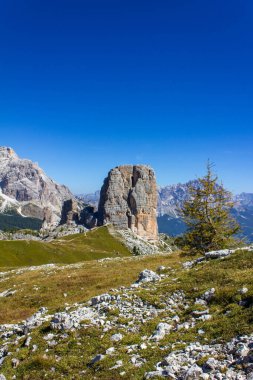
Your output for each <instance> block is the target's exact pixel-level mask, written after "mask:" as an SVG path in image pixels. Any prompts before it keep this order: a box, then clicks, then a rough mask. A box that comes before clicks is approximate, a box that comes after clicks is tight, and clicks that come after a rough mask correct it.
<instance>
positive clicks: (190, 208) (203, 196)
mask: <svg viewBox="0 0 253 380" xmlns="http://www.w3.org/2000/svg"><path fill="white" fill-rule="evenodd" d="M188 191H189V199H188V200H187V201H185V202H184V205H183V208H182V210H181V213H182V217H183V220H184V222H185V223H186V225H187V227H188V228H187V231H186V233H185V234H184V235H183V237H181V238H179V239H178V243H179V245H180V246H181V247H182V249H183V250H184V251H187V252H189V253H192V254H196V253H204V252H207V251H211V250H217V249H224V248H229V247H232V246H235V245H236V244H238V239H237V238H235V237H234V235H235V234H236V233H237V232H238V231H239V230H240V226H239V225H238V223H237V222H236V221H235V219H233V217H232V216H231V212H230V211H231V209H232V207H233V201H232V194H231V193H230V192H229V191H227V190H226V189H224V187H223V185H222V184H219V183H218V177H217V176H215V175H214V174H213V172H212V165H211V164H210V163H209V162H208V164H207V173H206V175H205V176H204V177H202V178H198V181H197V182H196V183H194V184H190V185H189V186H188Z"/></svg>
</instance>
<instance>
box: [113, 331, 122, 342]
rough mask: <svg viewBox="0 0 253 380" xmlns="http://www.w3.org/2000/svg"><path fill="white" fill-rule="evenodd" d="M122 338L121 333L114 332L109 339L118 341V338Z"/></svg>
mask: <svg viewBox="0 0 253 380" xmlns="http://www.w3.org/2000/svg"><path fill="white" fill-rule="evenodd" d="M122 339H123V335H122V334H120V333H119V334H114V335H112V336H111V341H112V342H119V341H120V340H122Z"/></svg>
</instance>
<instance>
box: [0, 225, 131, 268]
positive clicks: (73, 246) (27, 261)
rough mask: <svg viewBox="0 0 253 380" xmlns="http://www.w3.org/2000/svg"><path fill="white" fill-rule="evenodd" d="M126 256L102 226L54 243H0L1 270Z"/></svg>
mask: <svg viewBox="0 0 253 380" xmlns="http://www.w3.org/2000/svg"><path fill="white" fill-rule="evenodd" d="M127 255H129V252H128V250H127V249H126V248H125V246H124V245H123V244H122V243H121V242H120V241H118V240H117V239H115V238H114V237H113V236H111V235H110V234H109V233H108V230H107V227H101V228H98V229H96V230H93V231H90V232H88V233H87V234H78V235H70V236H66V237H63V238H61V239H56V240H54V241H53V242H50V243H47V242H40V241H25V240H22V241H21V240H19V241H0V267H17V266H25V265H41V264H48V263H65V264H70V263H76V262H79V261H83V260H92V259H100V258H103V257H117V256H127Z"/></svg>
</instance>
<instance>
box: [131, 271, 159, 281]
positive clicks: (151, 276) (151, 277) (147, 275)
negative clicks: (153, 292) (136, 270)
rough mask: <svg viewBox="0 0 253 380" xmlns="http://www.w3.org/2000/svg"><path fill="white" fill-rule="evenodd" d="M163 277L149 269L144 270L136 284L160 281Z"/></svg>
mask: <svg viewBox="0 0 253 380" xmlns="http://www.w3.org/2000/svg"><path fill="white" fill-rule="evenodd" d="M160 280H161V277H160V276H159V275H158V274H157V273H155V272H153V271H152V270H149V269H144V270H143V271H142V272H141V273H140V274H139V278H138V280H137V281H136V283H138V284H139V283H143V282H155V281H160Z"/></svg>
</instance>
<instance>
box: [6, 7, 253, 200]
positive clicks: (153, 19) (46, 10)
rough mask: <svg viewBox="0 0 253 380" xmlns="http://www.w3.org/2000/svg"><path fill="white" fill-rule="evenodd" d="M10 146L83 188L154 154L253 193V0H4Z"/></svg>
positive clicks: (157, 164) (173, 171)
mask: <svg viewBox="0 0 253 380" xmlns="http://www.w3.org/2000/svg"><path fill="white" fill-rule="evenodd" d="M0 7H1V8H0V35H1V38H0V83H1V85H0V137H1V140H0V145H3V146H5V145H7V146H11V147H13V148H14V149H15V150H16V152H17V153H18V154H19V155H20V156H21V157H26V158H30V159H32V160H34V161H37V162H38V163H39V164H40V166H41V167H42V168H43V169H44V170H45V171H46V172H47V173H48V174H49V175H50V176H51V177H53V178H54V179H55V180H57V181H58V182H60V183H64V184H66V185H68V186H69V187H70V188H71V190H73V191H74V192H76V193H81V192H90V191H93V190H96V189H98V188H100V186H101V184H102V181H103V178H104V177H105V175H106V174H107V172H108V170H109V169H110V168H112V167H114V166H116V165H120V164H125V163H145V164H150V165H151V166H152V167H153V168H154V169H155V171H156V173H157V180H158V182H159V184H161V185H165V184H173V183H177V182H185V181H187V180H189V179H192V178H195V177H196V176H198V175H202V174H203V173H204V171H205V164H206V161H207V159H208V158H209V159H210V160H211V161H213V162H215V165H216V167H215V168H216V171H217V173H218V175H219V177H220V178H221V179H222V180H223V183H224V184H225V186H226V187H227V188H229V189H230V190H232V191H234V192H241V191H246V192H253V176H252V166H253V149H252V142H253V127H252V126H253V70H252V67H253V44H252V41H253V2H252V0H244V1H239V0H238V1H234V0H230V1H227V0H224V1H220V0H219V1H216V0H212V1H211V0H210V1H209V0H207V1H203V0H201V1H196V0H191V1H189V0H184V1H183V0H175V1H172V0H156V1H149V0H146V1H142V0H140V1H138V0H135V1H132V0H128V1H125V0H121V1H119V0H115V1H111V0H107V1H104V0H53V1H52V0H43V1H42V0H29V1H28V0H8V1H4V0H0Z"/></svg>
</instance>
